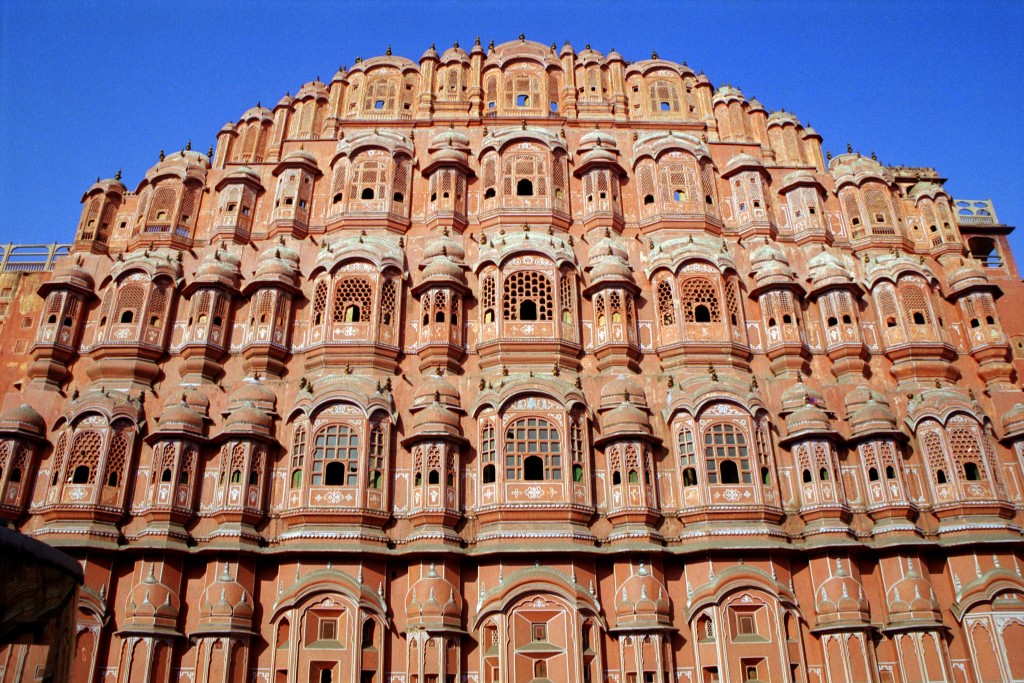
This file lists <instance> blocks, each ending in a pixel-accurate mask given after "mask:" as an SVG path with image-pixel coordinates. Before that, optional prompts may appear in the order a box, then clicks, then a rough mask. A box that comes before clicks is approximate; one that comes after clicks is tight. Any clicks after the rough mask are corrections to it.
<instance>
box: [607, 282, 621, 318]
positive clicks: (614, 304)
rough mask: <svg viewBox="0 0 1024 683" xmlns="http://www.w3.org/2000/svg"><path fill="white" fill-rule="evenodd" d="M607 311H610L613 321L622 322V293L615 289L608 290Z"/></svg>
mask: <svg viewBox="0 0 1024 683" xmlns="http://www.w3.org/2000/svg"><path fill="white" fill-rule="evenodd" d="M608 312H609V313H611V316H612V322H613V323H621V322H622V293H621V292H619V290H617V289H613V290H611V291H610V292H608Z"/></svg>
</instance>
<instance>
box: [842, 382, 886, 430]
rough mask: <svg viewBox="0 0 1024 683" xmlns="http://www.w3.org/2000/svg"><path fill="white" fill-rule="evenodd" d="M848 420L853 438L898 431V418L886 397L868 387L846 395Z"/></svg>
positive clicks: (865, 386)
mask: <svg viewBox="0 0 1024 683" xmlns="http://www.w3.org/2000/svg"><path fill="white" fill-rule="evenodd" d="M846 410H847V413H848V415H847V420H848V422H849V423H850V431H851V433H852V435H853V436H866V435H869V434H875V433H880V432H881V433H892V432H895V431H898V429H899V428H898V426H897V422H896V416H895V415H894V414H893V412H892V410H891V409H890V408H889V404H888V402H887V401H886V399H885V397H884V396H883V395H882V394H880V393H878V392H877V391H875V390H873V389H871V388H870V387H868V386H867V385H861V386H859V387H856V388H855V389H853V390H851V391H850V393H848V394H847V395H846Z"/></svg>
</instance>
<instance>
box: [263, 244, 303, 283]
mask: <svg viewBox="0 0 1024 683" xmlns="http://www.w3.org/2000/svg"><path fill="white" fill-rule="evenodd" d="M298 271H299V252H297V251H295V250H294V249H292V248H291V247H289V246H288V245H287V244H284V243H283V240H282V242H281V243H278V244H276V245H273V246H270V247H268V248H267V249H264V250H263V252H261V253H260V255H259V257H258V259H257V262H256V274H255V276H254V280H256V281H260V280H272V281H284V282H288V283H292V282H294V279H295V276H296V274H297V273H298Z"/></svg>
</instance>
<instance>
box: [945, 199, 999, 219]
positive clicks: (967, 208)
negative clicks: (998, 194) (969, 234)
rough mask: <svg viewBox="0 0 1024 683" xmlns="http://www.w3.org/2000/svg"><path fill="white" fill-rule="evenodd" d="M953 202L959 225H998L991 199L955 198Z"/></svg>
mask: <svg viewBox="0 0 1024 683" xmlns="http://www.w3.org/2000/svg"><path fill="white" fill-rule="evenodd" d="M954 203H955V204H956V221H957V223H959V224H960V225H999V219H998V218H996V210H995V207H993V206H992V200H991V199H957V200H954Z"/></svg>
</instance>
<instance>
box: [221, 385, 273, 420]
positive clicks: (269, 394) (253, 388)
mask: <svg viewBox="0 0 1024 683" xmlns="http://www.w3.org/2000/svg"><path fill="white" fill-rule="evenodd" d="M228 403H229V405H232V406H234V405H243V404H246V403H250V404H252V405H253V406H255V407H257V408H260V409H262V410H264V411H266V412H268V413H271V412H274V408H275V407H276V406H277V394H275V393H274V391H273V390H272V389H271V388H270V387H268V386H266V385H264V384H262V383H261V382H257V381H254V380H243V381H241V382H239V384H238V386H237V387H236V388H235V390H234V391H232V392H231V397H230V398H229V399H228Z"/></svg>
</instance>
